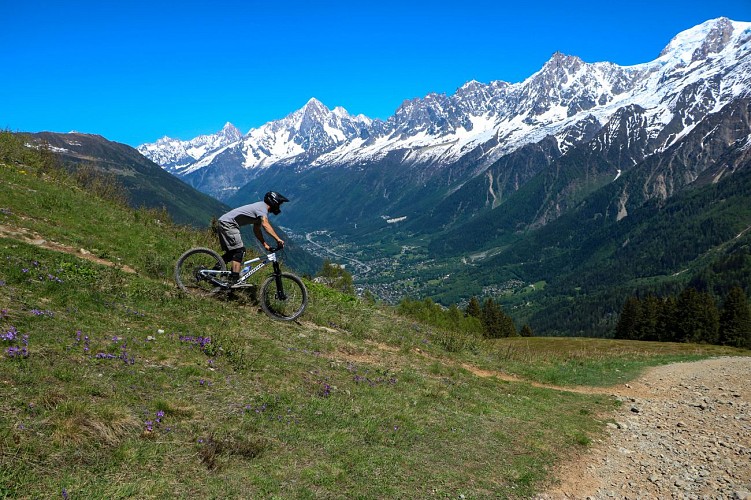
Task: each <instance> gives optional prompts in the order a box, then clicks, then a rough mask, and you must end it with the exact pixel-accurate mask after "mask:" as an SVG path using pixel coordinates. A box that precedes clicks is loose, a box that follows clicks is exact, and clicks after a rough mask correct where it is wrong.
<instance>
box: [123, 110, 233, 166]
mask: <svg viewBox="0 0 751 500" xmlns="http://www.w3.org/2000/svg"><path fill="white" fill-rule="evenodd" d="M240 139H242V132H240V131H239V130H238V129H237V127H235V126H234V125H232V124H231V123H229V122H227V123H226V124H225V125H224V127H223V128H222V130H220V131H219V132H217V133H216V134H211V135H201V136H198V137H196V138H195V139H191V140H189V141H181V140H179V139H172V138H170V137H167V136H164V137H162V138H161V139H159V140H158V141H156V142H154V143H150V144H142V145H140V146H138V148H136V149H138V151H139V152H140V153H141V154H142V155H144V156H145V157H147V158H148V159H150V160H151V161H153V162H154V163H156V164H158V165H161V166H162V167H163V168H165V169H166V170H167V171H169V172H172V173H175V172H179V171H180V170H182V169H184V168H185V167H188V166H190V165H192V164H194V163H195V162H196V161H199V160H200V159H202V158H203V157H205V156H206V155H207V154H209V153H211V152H213V151H216V150H218V149H220V148H223V147H224V146H227V145H229V144H232V143H235V142H237V141H239V140H240Z"/></svg>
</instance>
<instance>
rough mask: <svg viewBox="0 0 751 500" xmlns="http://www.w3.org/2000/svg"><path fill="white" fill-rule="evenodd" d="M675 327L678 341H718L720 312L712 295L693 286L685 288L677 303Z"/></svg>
mask: <svg viewBox="0 0 751 500" xmlns="http://www.w3.org/2000/svg"><path fill="white" fill-rule="evenodd" d="M675 327H676V339H675V340H676V341H677V342H708V343H716V342H717V336H718V333H719V328H720V314H719V312H718V311H717V306H716V305H715V303H714V299H713V298H712V296H711V295H709V294H708V293H706V292H703V293H700V292H698V291H697V290H696V289H695V288H692V287H689V288H686V289H685V290H683V291H682V292H681V294H680V295H679V296H678V302H677V304H676V316H675Z"/></svg>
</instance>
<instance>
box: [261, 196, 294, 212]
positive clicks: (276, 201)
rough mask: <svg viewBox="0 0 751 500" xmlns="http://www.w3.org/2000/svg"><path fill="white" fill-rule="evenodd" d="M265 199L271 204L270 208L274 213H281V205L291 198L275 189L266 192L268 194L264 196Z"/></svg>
mask: <svg viewBox="0 0 751 500" xmlns="http://www.w3.org/2000/svg"><path fill="white" fill-rule="evenodd" d="M263 201H264V202H265V203H266V204H267V205H268V206H269V210H270V211H271V213H272V214H274V215H279V212H281V209H280V208H279V205H281V204H282V203H284V202H285V201H289V200H288V199H287V198H285V197H284V196H283V195H281V194H279V193H277V192H275V191H269V192H268V193H266V196H264V197H263Z"/></svg>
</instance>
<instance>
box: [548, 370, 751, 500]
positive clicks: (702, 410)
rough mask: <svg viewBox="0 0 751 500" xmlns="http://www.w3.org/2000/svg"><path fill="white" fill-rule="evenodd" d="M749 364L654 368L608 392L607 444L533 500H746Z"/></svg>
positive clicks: (750, 489)
mask: <svg viewBox="0 0 751 500" xmlns="http://www.w3.org/2000/svg"><path fill="white" fill-rule="evenodd" d="M749 374H751V358H749V357H738V358H715V359H709V360H704V361H698V362H691V363H678V364H672V365H667V366H661V367H656V368H653V369H651V370H649V371H648V372H647V373H646V374H645V375H644V376H643V377H641V378H639V379H638V380H636V381H634V382H632V383H630V384H627V385H625V386H621V387H617V388H613V393H614V394H615V395H616V396H617V397H618V398H619V399H620V400H621V401H622V403H623V404H622V407H621V410H620V411H619V412H618V413H617V414H616V415H615V416H614V419H615V422H614V423H610V424H608V427H609V436H608V437H607V438H606V439H605V440H603V441H602V442H600V443H597V444H595V445H594V446H593V447H591V448H588V449H587V452H586V453H584V454H582V455H581V456H578V457H576V458H575V459H574V460H572V461H570V462H568V463H567V464H565V465H564V466H562V467H561V469H560V470H559V471H558V473H557V474H556V476H557V477H559V478H562V479H561V482H560V483H558V484H556V485H554V486H552V487H551V488H550V489H549V490H548V491H547V492H545V493H543V494H541V495H540V496H538V499H559V498H594V499H600V498H624V499H625V498H631V499H634V498H726V499H748V498H751V387H749V385H748V380H749Z"/></svg>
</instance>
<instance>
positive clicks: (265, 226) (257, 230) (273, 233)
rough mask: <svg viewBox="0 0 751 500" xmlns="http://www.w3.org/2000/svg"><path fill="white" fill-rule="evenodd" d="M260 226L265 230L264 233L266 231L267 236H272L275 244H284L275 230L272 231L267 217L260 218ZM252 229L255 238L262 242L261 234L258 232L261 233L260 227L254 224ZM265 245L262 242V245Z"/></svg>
mask: <svg viewBox="0 0 751 500" xmlns="http://www.w3.org/2000/svg"><path fill="white" fill-rule="evenodd" d="M261 226H262V227H263V230H264V231H266V233H268V235H269V236H271V237H272V238H274V239H275V240H276V244H277V246H280V247H281V246H284V240H282V239H281V238H280V237H279V236H278V235H277V234H276V231H274V228H273V227H271V223H270V222H269V219H268V217H262V218H261ZM253 230H254V231H255V233H256V238H258V240H259V241H260V242H261V243H264V241H263V234H260V233H261V228H260V227H259V226H257V225H254V226H253ZM265 245H266V243H264V247H265Z"/></svg>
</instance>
